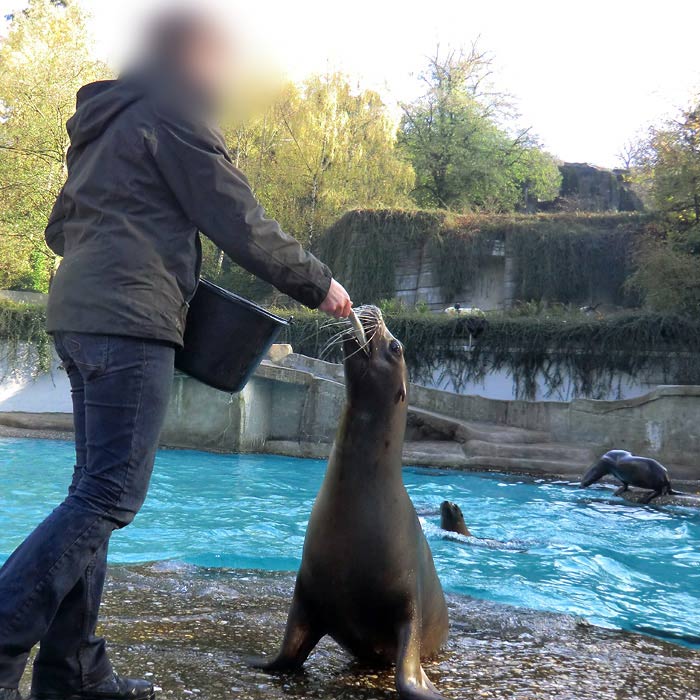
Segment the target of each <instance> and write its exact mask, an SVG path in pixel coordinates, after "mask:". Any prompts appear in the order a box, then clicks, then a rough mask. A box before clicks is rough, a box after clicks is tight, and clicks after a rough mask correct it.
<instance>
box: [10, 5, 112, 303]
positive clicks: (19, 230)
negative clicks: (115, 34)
mask: <svg viewBox="0 0 700 700" xmlns="http://www.w3.org/2000/svg"><path fill="white" fill-rule="evenodd" d="M11 27H12V31H11V32H10V33H9V35H8V37H7V38H6V39H5V40H3V41H2V42H1V43H0V193H1V194H0V288H18V289H33V290H37V291H47V290H48V284H49V280H50V278H51V276H52V274H53V269H54V265H55V262H56V261H55V256H54V255H53V253H52V252H51V251H50V250H49V249H48V248H47V247H46V245H45V244H44V236H43V234H44V227H45V226H46V221H47V219H48V216H49V212H50V211H51V207H52V206H53V203H54V201H55V199H56V195H57V194H58V192H59V190H60V188H61V185H62V184H63V180H64V177H65V173H64V169H65V154H66V150H67V148H68V135H67V134H66V130H65V122H66V120H67V119H68V117H70V116H71V114H72V113H73V111H74V109H75V93H76V91H77V90H78V88H79V87H80V86H81V85H83V84H84V83H87V82H90V81H92V80H97V79H99V78H103V77H105V76H106V75H107V71H106V68H105V67H104V66H103V65H101V64H99V63H95V62H94V61H92V60H91V59H90V58H89V44H88V41H87V39H86V34H87V30H86V23H85V17H84V16H83V14H82V13H81V11H80V10H79V9H78V7H77V5H75V4H73V3H71V4H68V5H67V6H66V7H63V6H58V5H56V4H55V3H52V2H49V0H35V1H34V2H31V3H30V4H29V7H28V8H27V10H26V11H24V12H19V13H17V14H16V15H15V17H14V19H13V21H12V24H11Z"/></svg>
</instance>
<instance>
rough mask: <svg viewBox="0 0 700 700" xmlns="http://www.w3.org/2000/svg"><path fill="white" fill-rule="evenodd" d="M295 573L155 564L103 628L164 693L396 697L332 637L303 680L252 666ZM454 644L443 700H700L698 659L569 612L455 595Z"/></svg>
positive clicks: (131, 570) (129, 667)
mask: <svg viewBox="0 0 700 700" xmlns="http://www.w3.org/2000/svg"><path fill="white" fill-rule="evenodd" d="M293 584H294V577H293V575H292V574H288V573H267V572H245V571H226V570H219V569H198V568H195V567H186V566H181V565H172V564H156V565H150V566H138V567H117V568H115V569H113V572H112V578H111V580H110V582H109V584H108V590H107V592H106V596H105V602H104V608H103V620H104V621H103V630H102V631H103V632H104V633H105V634H106V635H107V637H108V639H109V640H110V642H111V646H110V648H111V655H112V659H113V661H114V664H115V666H116V668H117V669H118V670H120V671H122V672H124V673H130V674H141V675H143V674H144V673H147V674H148V677H149V678H151V679H152V680H154V682H155V683H156V684H157V685H158V686H159V687H160V688H162V691H161V693H160V695H161V697H163V696H164V697H169V698H188V699H193V698H201V699H202V700H224V699H225V700H233V699H234V698H235V699H236V700H262V699H263V698H264V699H265V700H275V699H281V698H308V699H321V698H323V699H324V700H325V699H327V698H334V699H338V700H372V699H374V700H384V699H385V698H394V699H395V698H396V697H397V695H396V692H395V690H394V679H393V672H392V670H391V669H379V670H377V669H367V668H362V667H359V666H358V665H357V664H355V663H354V662H352V661H351V660H350V659H349V657H348V656H347V655H346V654H345V653H344V652H343V651H342V650H341V649H340V648H339V647H338V646H336V645H335V644H334V643H333V642H332V641H330V640H328V639H326V640H324V641H323V642H322V643H321V644H320V645H319V647H318V649H317V650H316V652H315V653H314V654H313V656H312V657H311V659H310V660H309V661H308V662H307V665H306V669H305V671H304V672H303V673H301V674H297V675H292V676H270V675H267V674H264V673H261V672H258V671H255V670H253V669H250V668H248V667H247V665H246V664H245V661H244V659H245V657H246V656H248V655H251V654H263V653H268V654H270V653H273V652H274V651H275V650H276V648H277V645H278V644H279V641H280V639H281V635H282V630H283V626H284V621H285V619H286V612H287V607H288V604H289V600H290V596H291V591H292V587H293ZM449 606H450V618H451V623H452V628H451V633H450V641H449V642H448V645H447V647H446V648H445V650H444V651H443V652H442V654H441V655H440V656H439V657H438V658H437V659H435V660H433V661H431V662H429V663H427V664H426V670H427V671H428V673H429V675H430V676H431V678H432V679H433V680H434V681H435V683H436V685H437V686H438V687H439V688H440V690H441V691H442V692H443V693H444V695H445V697H446V698H453V699H455V700H457V699H459V700H463V699H465V698H478V699H487V700H488V699H490V698H509V699H511V700H535V699H540V698H541V699H542V700H545V699H546V700H589V699H590V700H633V699H634V700H659V698H676V699H679V700H680V699H683V700H700V690H699V689H700V652H699V651H695V650H692V649H688V648H685V647H681V646H677V645H673V644H669V643H667V642H664V641H660V640H657V639H653V638H651V637H644V636H640V635H634V634H630V633H624V632H617V631H610V630H604V629H600V628H596V627H591V626H588V625H586V624H581V623H579V622H577V621H576V620H575V619H573V618H571V617H567V616H565V615H555V614H547V613H537V612H532V611H528V610H521V609H516V608H510V607H507V606H503V605H497V604H492V603H485V602H483V601H477V600H472V599H469V598H464V597H459V596H452V597H450V599H449Z"/></svg>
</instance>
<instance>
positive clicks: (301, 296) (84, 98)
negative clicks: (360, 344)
mask: <svg viewBox="0 0 700 700" xmlns="http://www.w3.org/2000/svg"><path fill="white" fill-rule="evenodd" d="M178 88H179V89H172V90H167V89H164V88H163V86H162V83H159V82H157V81H149V80H147V79H145V78H136V77H130V78H120V79H119V80H108V81H102V82H98V83H92V84H90V85H86V86H85V87H83V88H81V90H80V91H79V92H78V98H77V109H76V112H75V115H74V116H73V117H71V119H70V120H69V121H68V124H67V128H68V133H69V135H70V139H71V146H70V149H69V151H68V157H67V160H68V179H67V180H66V183H65V185H64V187H63V190H62V192H61V194H60V195H59V197H58V200H57V201H56V204H55V205H54V208H53V211H52V212H51V216H50V219H49V223H48V226H47V228H46V242H47V243H48V245H49V247H50V248H51V250H53V251H54V252H55V253H57V254H58V255H62V256H63V260H62V261H61V264H60V266H59V268H58V271H57V272H56V276H55V278H54V280H53V283H52V285H51V293H50V295H49V305H48V312H47V316H48V330H49V331H50V332H51V331H79V332H84V333H107V334H113V335H127V336H137V337H141V338H155V339H159V340H165V341H168V342H173V343H175V344H178V345H180V344H181V343H182V334H183V331H184V326H185V317H186V313H187V302H188V301H189V299H190V298H191V296H192V295H193V294H194V291H195V288H196V284H197V280H198V277H199V268H200V265H201V244H200V241H199V234H198V231H201V232H202V233H203V234H205V235H206V236H208V237H209V238H210V239H211V240H212V241H213V242H214V243H215V244H216V245H217V246H218V247H219V248H221V249H222V250H223V251H224V252H225V253H227V254H228V255H229V256H230V257H231V258H232V259H233V260H234V261H235V262H236V263H238V264H239V265H241V266H242V267H244V268H245V269H246V270H248V271H249V272H252V273H253V274H255V275H257V276H258V277H261V278H262V279H264V280H266V281H268V282H270V283H272V284H273V285H274V286H275V287H277V288H278V289H279V290H281V291H282V292H285V293H286V294H289V295H290V296H291V297H293V298H294V299H296V300H297V301H299V302H301V303H302V304H304V305H306V306H309V307H311V308H316V307H317V306H318V305H319V304H320V303H321V302H322V301H323V299H324V298H325V296H326V294H327V292H328V288H329V286H330V282H331V272H330V270H329V269H328V268H327V267H326V266H325V265H323V264H322V263H321V262H319V261H318V260H317V259H316V258H315V257H314V256H313V255H311V254H309V253H307V252H305V251H304V250H303V249H302V247H301V246H300V245H299V243H298V242H297V241H296V240H294V239H293V238H292V237H291V236H288V235H287V234H285V233H284V232H283V231H282V230H281V229H280V227H279V224H277V222H276V221H273V220H271V219H268V218H266V217H265V213H264V211H263V209H262V207H261V206H260V204H259V203H258V202H257V200H256V199H255V196H254V195H253V193H252V191H251V189H250V186H249V184H248V182H247V180H246V179H245V177H244V175H243V174H242V173H241V172H240V171H239V170H237V169H236V168H235V167H234V166H233V165H232V164H231V161H230V159H229V155H228V152H227V150H226V145H225V143H224V141H223V138H222V136H221V134H220V133H219V132H218V131H217V130H216V129H215V128H213V127H212V126H210V125H209V124H208V122H207V119H206V118H205V116H204V113H203V112H202V111H201V110H200V109H198V108H195V107H194V104H196V100H195V98H194V96H193V95H188V94H187V93H183V91H182V89H180V86H178Z"/></svg>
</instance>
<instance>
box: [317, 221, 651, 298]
mask: <svg viewBox="0 0 700 700" xmlns="http://www.w3.org/2000/svg"><path fill="white" fill-rule="evenodd" d="M647 225H648V224H647V218H646V217H644V216H642V215H638V214H539V215H522V214H521V215H517V214H511V215H506V216H504V215H500V216H499V215H470V216H458V215H455V214H450V213H448V212H444V211H392V210H363V211H354V212H349V213H348V214H346V215H345V216H343V217H342V218H341V219H340V220H339V221H337V222H336V223H335V224H334V225H333V226H331V228H330V229H329V230H328V233H327V234H326V235H325V236H324V237H323V238H322V239H321V240H320V241H319V243H318V252H319V254H320V256H321V257H322V258H323V259H324V260H326V261H327V262H328V264H329V265H330V266H331V268H332V269H333V270H334V271H335V273H336V275H338V276H339V277H340V279H342V280H345V281H347V282H348V287H349V289H350V291H351V293H352V294H353V296H354V297H355V298H357V299H361V300H362V302H363V303H377V302H379V301H381V300H382V299H391V298H392V297H394V296H395V293H396V289H395V272H396V265H397V263H398V262H399V260H400V259H401V257H402V255H404V254H405V251H406V250H409V251H411V250H413V251H415V250H416V248H418V249H423V250H424V251H425V253H426V255H429V256H431V257H432V258H433V259H434V260H436V261H437V264H436V265H435V269H436V273H437V275H438V279H439V283H440V286H441V287H442V291H443V295H444V297H445V298H446V299H453V298H455V297H457V296H458V295H459V294H460V293H461V292H463V291H464V290H465V289H466V288H467V287H468V285H469V283H470V281H471V280H473V279H474V278H475V276H476V275H477V273H478V271H479V269H480V268H481V267H483V265H484V264H485V263H486V262H487V261H488V259H489V258H491V256H492V255H493V252H494V247H495V246H497V245H498V244H502V245H505V246H506V249H507V251H508V254H509V255H512V256H513V258H514V259H515V262H516V264H515V270H516V278H515V298H516V299H521V300H523V301H531V300H535V301H543V300H546V301H551V302H562V303H577V302H585V301H587V300H590V299H592V298H594V297H595V293H596V292H597V290H599V289H600V288H603V289H605V290H606V291H608V292H610V293H611V295H612V300H613V301H615V302H616V303H619V304H623V303H626V302H630V301H633V293H632V290H630V289H627V288H626V287H625V280H626V278H627V276H628V275H629V274H630V269H631V260H632V259H633V252H634V249H635V246H636V244H637V242H638V240H639V239H640V238H641V237H642V236H643V235H644V232H645V230H646V226H647Z"/></svg>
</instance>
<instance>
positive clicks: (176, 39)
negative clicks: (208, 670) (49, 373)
mask: <svg viewBox="0 0 700 700" xmlns="http://www.w3.org/2000/svg"><path fill="white" fill-rule="evenodd" d="M147 46H148V49H149V50H148V52H147V53H146V54H145V55H144V56H142V57H141V59H140V60H139V61H138V63H136V64H135V66H132V67H131V68H130V69H129V70H127V71H125V72H124V73H123V74H122V75H121V76H120V77H119V78H118V79H116V80H107V81H101V82H97V83H93V84H90V85H86V86H84V87H83V88H81V89H80V91H79V92H78V96H77V108H76V112H75V114H74V115H73V117H71V119H70V120H69V121H68V124H67V128H68V132H69V135H70V142H71V145H70V149H69V151H68V154H67V165H68V177H67V180H66V183H65V185H64V187H63V190H62V191H61V193H60V195H59V197H58V199H57V201H56V204H55V206H54V208H53V211H52V212H51V215H50V219H49V222H48V226H47V229H46V241H47V243H48V245H49V247H50V248H51V249H52V250H53V251H54V252H55V253H56V254H58V255H60V256H63V259H62V262H61V264H60V266H59V268H58V270H57V273H56V275H55V279H54V280H53V283H52V286H51V291H50V295H49V304H48V310H47V319H48V331H49V332H50V333H51V334H53V338H54V341H55V345H56V350H57V352H58V355H59V356H60V358H61V360H62V362H63V367H64V368H65V370H66V372H67V373H68V377H69V379H70V384H71V390H72V401H73V413H74V423H75V452H76V463H75V471H74V476H73V480H72V484H71V485H70V489H69V492H68V496H67V497H66V499H65V500H64V501H63V502H62V503H61V504H60V505H59V506H58V507H57V508H56V509H55V510H54V511H53V512H52V513H51V514H50V515H49V516H48V517H47V518H46V520H44V521H43V522H42V523H41V524H40V525H39V526H38V527H37V528H36V529H35V530H34V532H33V533H31V534H30V535H29V537H28V538H27V539H26V540H25V541H24V543H23V544H21V545H20V546H19V547H18V549H17V550H16V551H15V552H14V553H13V554H12V556H11V557H10V558H9V559H8V560H7V562H6V563H5V565H4V566H3V568H2V570H0V700H19V699H20V693H19V690H18V687H19V682H20V678H21V676H22V674H23V671H24V668H25V666H26V664H27V662H28V657H29V653H30V650H31V649H32V648H33V647H34V646H35V645H36V644H37V643H39V644H40V647H39V651H38V654H37V656H36V659H35V661H34V665H33V673H32V698H33V700H120V699H125V698H129V699H131V700H150V699H151V698H153V697H154V695H155V691H154V687H153V685H152V684H151V683H149V682H146V681H143V680H138V679H130V678H126V677H122V676H120V675H117V674H116V673H115V672H114V670H113V668H112V666H111V664H110V661H109V658H108V655H107V651H106V648H105V641H104V639H102V638H101V637H99V636H98V635H97V634H96V625H97V620H98V610H99V605H100V599H101V596H102V589H103V585H104V581H105V573H106V558H107V547H108V543H109V539H110V536H111V534H112V533H113V532H114V531H115V530H117V529H119V528H123V527H125V526H127V525H129V524H130V523H131V522H132V520H133V519H134V516H135V515H136V514H137V513H138V511H139V509H140V508H141V505H142V504H143V502H144V499H145V497H146V492H147V489H148V484H149V478H150V476H151V470H152V467H153V462H154V457H155V452H156V448H157V444H158V438H159V433H160V431H161V427H162V425H163V420H164V416H165V412H166V407H167V404H168V397H169V392H170V387H171V383H172V375H173V363H174V353H175V349H176V348H177V347H178V346H180V345H181V344H182V338H183V331H184V326H185V317H186V312H187V306H188V300H189V299H190V298H191V297H192V295H193V294H194V291H195V288H196V284H197V280H198V277H199V268H200V263H201V247H200V241H199V234H198V231H201V232H202V233H203V234H204V235H206V236H207V237H209V238H210V239H211V240H212V241H213V242H214V243H215V244H216V245H217V246H218V247H219V248H221V249H222V250H223V251H225V252H226V253H227V254H228V255H229V256H230V257H231V258H232V259H233V260H234V261H235V262H236V263H238V264H240V265H241V266H242V267H244V268H245V269H247V270H249V271H250V272H251V273H253V274H255V275H257V276H258V277H260V278H262V279H264V280H266V281H268V282H270V283H272V284H273V285H274V286H276V287H277V288H278V289H279V290H281V291H282V292H284V293H286V294H288V295H290V296H291V297H293V298H294V299H296V300H298V301H299V302H300V303H302V304H304V305H306V306H308V307H310V308H320V309H321V310H322V311H324V312H326V313H328V314H330V315H332V316H334V317H337V318H343V317H347V316H348V315H349V314H350V310H351V306H352V302H351V300H350V297H349V296H348V293H347V292H346V291H345V289H344V288H343V287H342V286H341V285H340V284H339V283H338V282H337V281H335V280H334V279H333V277H332V275H331V272H330V270H329V269H328V268H327V267H326V266H325V265H324V264H323V263H321V262H320V261H319V260H317V259H316V258H315V257H314V256H313V255H311V254H309V253H308V252H306V251H305V250H304V249H303V248H302V247H301V246H300V245H299V243H298V242H297V241H296V240H295V239H294V238H292V237H291V236H288V235H287V234H285V233H284V232H283V231H282V230H281V228H280V226H279V225H278V224H277V222H275V221H273V220H271V219H269V218H266V217H265V214H264V211H263V209H262V208H261V206H260V205H259V203H258V202H257V200H256V199H255V197H254V195H253V193H252V191H251V188H250V186H249V184H248V182H247V181H246V179H245V177H244V176H243V174H242V173H241V172H240V171H239V170H237V169H236V168H235V167H234V166H233V165H232V163H231V160H230V158H229V155H228V153H227V150H226V146H225V144H224V141H223V139H222V136H221V134H220V132H219V131H218V130H217V129H216V128H215V127H214V126H213V125H212V120H213V115H214V114H215V108H216V106H217V104H218V102H219V100H220V99H221V98H222V97H223V91H224V87H225V84H226V80H225V78H224V76H225V72H224V68H223V66H224V58H225V57H226V56H227V52H228V46H227V41H226V38H225V36H224V34H223V33H222V32H221V31H220V28H219V27H218V26H217V24H216V22H213V21H211V19H210V18H206V17H202V16H199V15H196V14H193V13H188V12H183V11H178V12H174V11H171V14H169V15H167V16H161V18H160V19H159V21H158V22H156V23H155V24H154V25H153V27H152V29H151V32H150V35H149V40H148V42H147ZM136 624H137V623H136Z"/></svg>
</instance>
